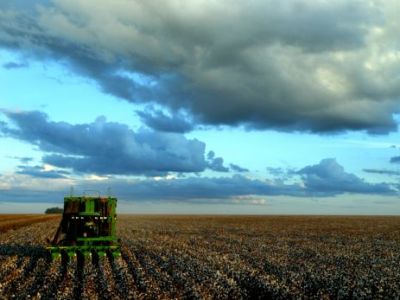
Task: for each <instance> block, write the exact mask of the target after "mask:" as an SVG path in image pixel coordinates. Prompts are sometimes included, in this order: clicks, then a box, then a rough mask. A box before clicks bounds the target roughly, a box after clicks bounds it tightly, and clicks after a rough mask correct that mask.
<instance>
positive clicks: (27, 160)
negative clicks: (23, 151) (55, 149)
mask: <svg viewBox="0 0 400 300" xmlns="http://www.w3.org/2000/svg"><path fill="white" fill-rule="evenodd" d="M0 132H1V128H0ZM8 158H12V159H17V160H19V161H20V162H21V163H23V164H27V163H30V162H32V161H33V158H32V157H21V156H8Z"/></svg>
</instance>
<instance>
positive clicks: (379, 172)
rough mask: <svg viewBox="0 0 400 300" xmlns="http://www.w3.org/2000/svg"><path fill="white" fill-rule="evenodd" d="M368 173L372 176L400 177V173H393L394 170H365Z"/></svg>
mask: <svg viewBox="0 0 400 300" xmlns="http://www.w3.org/2000/svg"><path fill="white" fill-rule="evenodd" d="M363 171H364V172H366V173H372V174H381V175H389V176H397V175H400V172H399V171H392V170H381V169H363Z"/></svg>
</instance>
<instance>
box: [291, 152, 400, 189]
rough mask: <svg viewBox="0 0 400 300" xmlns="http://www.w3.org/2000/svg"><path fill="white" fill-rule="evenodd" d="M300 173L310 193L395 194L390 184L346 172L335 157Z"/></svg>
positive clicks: (308, 167) (306, 168)
mask: <svg viewBox="0 0 400 300" xmlns="http://www.w3.org/2000/svg"><path fill="white" fill-rule="evenodd" d="M298 174H300V175H301V177H302V180H303V183H304V185H305V187H306V189H307V191H308V192H309V193H310V194H316V195H329V194H331V195H336V194H338V193H340V194H341V193H360V194H394V190H393V189H392V188H391V187H390V186H389V185H388V184H385V183H380V184H372V183H368V182H366V181H365V180H364V179H362V178H359V177H357V176H356V175H354V174H351V173H347V172H345V170H344V168H343V167H342V166H341V165H339V164H338V163H337V162H336V160H335V159H333V158H327V159H323V160H321V162H320V163H319V164H317V165H312V166H307V167H305V168H303V169H301V170H300V171H298Z"/></svg>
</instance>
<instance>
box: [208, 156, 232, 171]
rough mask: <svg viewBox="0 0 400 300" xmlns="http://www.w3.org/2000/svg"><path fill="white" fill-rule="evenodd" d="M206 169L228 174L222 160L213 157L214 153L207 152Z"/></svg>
mask: <svg viewBox="0 0 400 300" xmlns="http://www.w3.org/2000/svg"><path fill="white" fill-rule="evenodd" d="M207 167H208V168H209V169H210V170H213V171H216V172H229V169H228V168H227V167H225V166H224V159H223V158H222V157H215V153H214V151H209V152H208V154H207Z"/></svg>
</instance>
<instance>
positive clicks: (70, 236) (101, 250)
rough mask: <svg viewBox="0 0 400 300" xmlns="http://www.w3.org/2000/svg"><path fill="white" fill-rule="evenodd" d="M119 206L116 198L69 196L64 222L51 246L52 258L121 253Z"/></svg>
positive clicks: (61, 223) (65, 201)
mask: <svg viewBox="0 0 400 300" xmlns="http://www.w3.org/2000/svg"><path fill="white" fill-rule="evenodd" d="M116 208H117V198H114V197H100V196H99V197H93V196H90V197H88V196H80V197H79V196H78V197H77V196H70V197H65V198H64V212H63V216H62V219H61V222H60V225H59V227H58V229H57V232H56V234H55V236H54V238H53V240H52V241H49V242H50V246H48V247H47V249H48V250H49V251H50V254H51V256H52V258H53V259H58V258H61V257H65V258H67V259H71V258H74V257H76V256H77V255H78V256H82V257H90V256H92V255H93V254H95V255H98V256H99V257H102V256H105V255H107V254H109V255H112V256H114V257H116V256H120V255H121V250H120V245H119V240H118V238H117V237H116V221H117V214H116Z"/></svg>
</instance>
